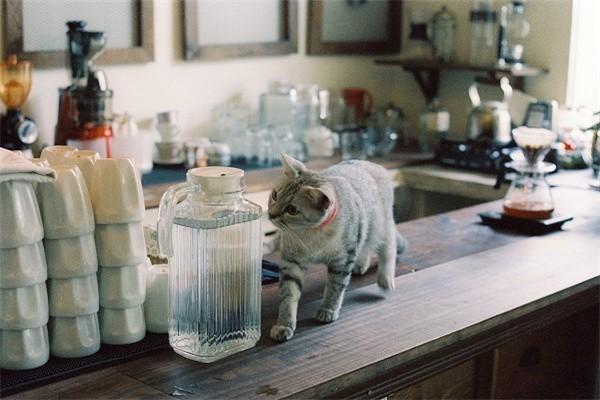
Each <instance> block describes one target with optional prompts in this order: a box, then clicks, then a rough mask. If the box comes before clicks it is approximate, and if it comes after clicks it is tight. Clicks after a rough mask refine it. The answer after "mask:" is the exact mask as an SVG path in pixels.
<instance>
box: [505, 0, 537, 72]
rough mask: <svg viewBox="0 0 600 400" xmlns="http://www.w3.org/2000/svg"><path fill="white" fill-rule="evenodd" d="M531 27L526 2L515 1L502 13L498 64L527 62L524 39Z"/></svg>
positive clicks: (506, 6)
mask: <svg viewBox="0 0 600 400" xmlns="http://www.w3.org/2000/svg"><path fill="white" fill-rule="evenodd" d="M529 29H530V25H529V22H528V21H527V18H526V17H525V2H524V1H522V0H513V1H511V2H510V3H509V4H507V5H505V6H503V7H502V9H501V12H500V37H499V44H498V46H499V47H498V64H499V65H500V66H503V65H504V64H510V65H519V64H523V63H524V62H525V60H524V57H523V53H524V52H525V47H524V44H523V43H524V39H525V37H527V35H529Z"/></svg>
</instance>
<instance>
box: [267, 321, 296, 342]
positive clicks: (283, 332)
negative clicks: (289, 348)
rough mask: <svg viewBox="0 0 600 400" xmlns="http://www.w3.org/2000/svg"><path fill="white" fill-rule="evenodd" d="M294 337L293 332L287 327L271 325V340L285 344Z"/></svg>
mask: <svg viewBox="0 0 600 400" xmlns="http://www.w3.org/2000/svg"><path fill="white" fill-rule="evenodd" d="M292 336H294V330H293V329H292V328H290V327H289V326H283V325H273V327H272V328H271V339H273V340H274V341H276V342H285V341H287V340H290V339H291V338H292Z"/></svg>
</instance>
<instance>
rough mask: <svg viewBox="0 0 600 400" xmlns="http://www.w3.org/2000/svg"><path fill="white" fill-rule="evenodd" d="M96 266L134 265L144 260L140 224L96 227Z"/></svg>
mask: <svg viewBox="0 0 600 400" xmlns="http://www.w3.org/2000/svg"><path fill="white" fill-rule="evenodd" d="M95 237H96V251H97V253H98V264H99V265H101V266H103V267H120V266H123V265H136V264H140V263H142V262H144V260H146V243H145V242H144V228H143V226H142V223H141V222H132V223H127V224H110V225H96V232H95Z"/></svg>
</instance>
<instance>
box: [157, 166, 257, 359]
mask: <svg viewBox="0 0 600 400" xmlns="http://www.w3.org/2000/svg"><path fill="white" fill-rule="evenodd" d="M244 188H245V183H244V171H242V170H240V169H237V168H227V167H205V168H195V169H191V170H189V171H188V172H187V182H185V183H182V184H179V185H175V186H173V187H171V188H170V189H169V190H168V191H167V192H166V193H165V194H164V195H163V197H162V200H161V203H160V209H159V220H158V244H159V249H160V252H161V253H162V254H164V255H166V256H168V257H169V302H170V304H169V308H170V314H169V343H170V345H171V347H172V348H173V349H174V350H175V352H176V353H178V354H180V355H182V356H184V357H186V358H189V359H192V360H196V361H200V362H207V363H208V362H213V361H216V360H218V359H221V358H223V357H226V356H228V355H230V354H233V353H237V352H239V351H242V350H246V349H249V348H251V347H254V345H255V344H256V342H257V341H258V339H259V338H260V291H261V259H262V229H261V214H262V210H261V207H260V206H258V205H256V204H254V203H252V202H250V201H248V200H246V199H245V198H244V195H243V191H244Z"/></svg>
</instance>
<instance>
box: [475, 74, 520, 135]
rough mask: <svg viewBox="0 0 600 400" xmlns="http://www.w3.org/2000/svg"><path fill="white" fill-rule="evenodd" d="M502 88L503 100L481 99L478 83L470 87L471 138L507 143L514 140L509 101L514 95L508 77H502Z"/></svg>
mask: <svg viewBox="0 0 600 400" xmlns="http://www.w3.org/2000/svg"><path fill="white" fill-rule="evenodd" d="M500 88H501V89H502V93H503V94H504V98H503V99H502V101H491V100H487V101H483V102H482V101H481V98H480V97H479V92H478V89H477V83H473V84H472V85H471V87H470V88H469V99H470V100H471V104H472V106H473V109H472V110H471V112H470V113H469V117H468V121H467V135H468V138H469V139H471V140H476V141H483V142H489V143H493V144H495V145H506V144H508V143H510V141H511V140H512V138H511V135H510V129H511V121H510V112H509V111H508V102H509V101H510V98H511V97H512V87H511V86H510V83H509V82H508V78H506V77H502V78H501V79H500Z"/></svg>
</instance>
